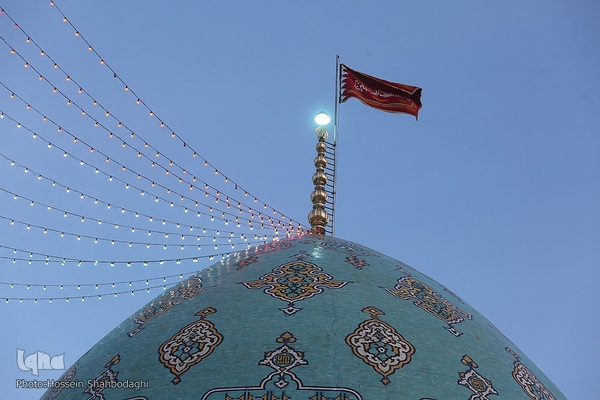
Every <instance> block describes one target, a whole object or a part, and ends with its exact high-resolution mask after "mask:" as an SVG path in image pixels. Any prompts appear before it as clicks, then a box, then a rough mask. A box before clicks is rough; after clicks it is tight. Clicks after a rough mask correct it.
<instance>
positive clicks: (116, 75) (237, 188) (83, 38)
mask: <svg viewBox="0 0 600 400" xmlns="http://www.w3.org/2000/svg"><path fill="white" fill-rule="evenodd" d="M50 6H53V7H54V8H55V9H56V10H57V11H58V12H59V13H60V15H61V16H62V19H63V21H64V22H66V23H68V24H69V25H70V26H71V28H72V29H73V31H74V33H75V34H76V36H77V37H79V38H80V39H81V40H83V41H84V43H85V44H86V45H87V48H88V50H90V51H91V52H92V53H93V54H95V55H96V57H97V58H98V60H99V62H100V64H101V65H104V66H105V67H106V68H108V69H109V71H110V72H111V73H112V74H113V77H114V78H115V79H118V80H119V82H120V83H121V84H122V87H123V88H124V89H125V90H124V91H125V92H128V93H131V95H132V96H134V98H135V99H136V103H138V104H140V105H142V106H143V107H145V108H146V110H147V111H148V113H149V115H150V116H151V117H154V118H156V119H157V120H158V121H159V122H160V124H161V126H164V127H165V128H167V130H169V131H170V132H171V136H172V137H173V138H176V139H177V140H179V141H180V142H181V144H182V145H183V146H184V147H185V148H188V149H189V150H190V151H191V152H192V153H193V155H194V156H196V155H199V154H200V153H199V152H197V151H196V150H194V149H193V148H192V147H191V146H190V145H189V144H187V143H186V142H185V141H184V140H183V138H182V137H181V136H180V135H178V134H177V133H175V131H174V130H173V129H171V127H170V126H169V125H168V124H167V123H166V122H165V120H164V119H162V118H160V117H159V116H158V115H157V114H156V113H155V112H154V111H152V109H151V108H150V107H149V106H148V105H147V103H146V102H145V101H144V100H143V99H142V98H141V97H140V96H138V94H137V93H136V92H135V91H134V90H133V89H132V88H131V86H130V85H128V84H127V83H126V82H125V81H124V80H123V79H122V78H121V77H120V76H119V75H118V74H117V72H116V71H115V70H114V69H113V68H112V67H111V66H110V65H109V64H108V63H107V62H106V60H105V59H104V58H103V57H102V56H101V55H100V54H99V53H98V52H97V51H96V49H95V48H94V47H93V46H92V45H91V43H90V42H89V41H88V40H87V39H86V38H85V37H84V36H83V35H82V34H81V32H80V31H79V30H78V29H77V28H76V27H75V25H74V24H73V23H72V22H71V21H70V20H69V19H68V18H67V16H66V15H65V13H64V12H63V11H62V10H61V9H60V7H59V6H58V5H57V4H56V1H51V2H50ZM11 20H12V18H11ZM15 23H16V22H15ZM200 158H201V159H202V160H203V161H204V164H205V166H210V167H211V168H214V170H215V173H218V174H221V175H223V176H225V177H228V176H229V175H228V174H224V173H223V172H222V171H221V170H220V169H218V168H217V167H216V166H215V165H213V164H212V163H210V162H209V161H208V160H207V159H206V158H205V157H203V156H201V155H200ZM226 182H228V183H231V184H232V185H234V186H235V189H236V190H240V191H243V192H244V194H248V195H250V196H251V197H253V198H254V199H256V202H259V200H258V197H257V196H255V195H252V194H251V193H250V192H249V191H247V190H245V189H244V188H242V186H241V185H239V184H238V183H236V182H235V181H233V180H231V179H228V178H226ZM260 202H261V203H263V204H264V205H265V206H267V208H269V209H271V210H273V212H274V213H278V214H280V215H281V218H282V219H286V216H285V214H283V213H282V212H280V211H278V210H276V209H275V208H273V207H271V206H269V205H267V204H266V203H265V202H262V201H260ZM299 225H300V226H302V227H303V228H304V229H307V228H306V226H303V225H301V224H299Z"/></svg>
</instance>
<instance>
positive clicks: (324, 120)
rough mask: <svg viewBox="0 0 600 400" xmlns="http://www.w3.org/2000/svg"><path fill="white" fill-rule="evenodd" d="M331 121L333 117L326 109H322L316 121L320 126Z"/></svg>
mask: <svg viewBox="0 0 600 400" xmlns="http://www.w3.org/2000/svg"><path fill="white" fill-rule="evenodd" d="M330 122H331V117H330V116H329V115H327V113H326V112H325V111H321V112H320V113H318V114H317V115H316V116H315V123H316V124H317V125H320V126H326V125H328V124H329V123H330Z"/></svg>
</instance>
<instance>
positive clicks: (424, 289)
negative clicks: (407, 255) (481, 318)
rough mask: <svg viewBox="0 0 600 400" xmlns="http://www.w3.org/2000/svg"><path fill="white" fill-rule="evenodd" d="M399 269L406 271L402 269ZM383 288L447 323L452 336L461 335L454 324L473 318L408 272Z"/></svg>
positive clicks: (447, 328)
mask: <svg viewBox="0 0 600 400" xmlns="http://www.w3.org/2000/svg"><path fill="white" fill-rule="evenodd" d="M401 271H402V272H404V273H406V271H404V270H401ZM384 289H385V290H387V291H388V292H389V293H390V294H392V295H393V296H395V297H398V298H400V299H404V300H413V304H414V305H415V306H417V307H419V308H421V309H422V310H424V311H426V312H428V313H429V314H431V315H433V316H434V317H436V318H438V319H440V320H442V321H444V322H445V323H447V324H448V326H447V327H445V328H444V329H446V330H447V331H448V332H450V333H451V334H453V335H454V336H457V337H458V336H460V335H462V332H459V331H458V330H456V328H454V326H453V325H454V324H459V323H461V322H462V321H464V320H465V318H466V319H473V317H472V316H471V314H468V313H466V312H464V311H462V310H460V309H458V308H457V307H456V306H455V305H453V304H452V303H450V302H449V301H448V300H446V299H445V298H443V297H442V295H441V294H439V293H438V292H436V291H434V290H433V289H432V288H430V287H429V286H427V285H426V284H425V283H423V282H421V281H419V280H418V279H416V278H414V277H413V276H412V275H410V274H408V276H404V277H402V278H400V279H398V283H397V284H396V285H395V286H394V287H393V288H384Z"/></svg>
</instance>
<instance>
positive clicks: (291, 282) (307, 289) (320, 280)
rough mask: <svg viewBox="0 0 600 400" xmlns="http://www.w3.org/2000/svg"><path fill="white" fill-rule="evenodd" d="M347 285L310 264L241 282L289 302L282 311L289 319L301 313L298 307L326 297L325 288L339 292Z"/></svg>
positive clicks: (282, 268) (285, 266) (283, 267)
mask: <svg viewBox="0 0 600 400" xmlns="http://www.w3.org/2000/svg"><path fill="white" fill-rule="evenodd" d="M347 283H348V282H343V281H336V280H333V277H332V276H331V275H329V274H327V273H325V272H323V270H322V269H321V268H319V267H318V266H316V265H315V264H313V263H310V262H307V261H300V260H298V261H292V262H288V263H285V264H282V265H279V266H277V267H275V268H273V270H272V272H269V273H267V274H265V275H263V276H261V277H260V278H259V280H257V281H250V282H242V284H243V285H244V286H245V287H247V288H248V289H264V293H266V294H268V295H270V296H272V297H274V298H276V299H279V300H283V301H286V302H287V307H284V308H280V310H281V311H283V312H284V313H285V314H287V315H292V314H294V313H296V312H298V311H300V310H302V309H301V308H296V307H295V304H296V303H297V302H299V301H302V300H305V299H308V298H310V297H313V296H316V295H318V294H320V293H323V289H324V288H329V289H339V288H341V287H343V286H344V285H346V284H347Z"/></svg>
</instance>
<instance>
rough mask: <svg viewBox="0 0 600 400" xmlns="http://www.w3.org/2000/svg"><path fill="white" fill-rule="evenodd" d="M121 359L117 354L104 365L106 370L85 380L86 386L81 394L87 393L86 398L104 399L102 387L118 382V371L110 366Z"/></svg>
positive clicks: (88, 399) (89, 399)
mask: <svg viewBox="0 0 600 400" xmlns="http://www.w3.org/2000/svg"><path fill="white" fill-rule="evenodd" d="M119 361H121V356H120V355H119V354H117V355H116V356H114V357H113V358H112V359H111V360H110V361H109V362H107V363H106V364H105V365H104V368H106V370H105V371H104V372H102V373H101V374H100V375H98V376H97V377H96V378H94V379H90V380H88V381H87V385H88V386H87V388H86V389H85V390H84V391H83V394H89V395H90V397H88V398H87V399H86V400H96V399H98V400H104V394H103V393H102V392H103V391H104V389H106V388H109V387H111V385H116V383H117V382H118V379H117V376H118V375H119V373H118V372H117V371H114V370H113V369H112V367H113V366H114V365H116V364H118V363H119Z"/></svg>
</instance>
